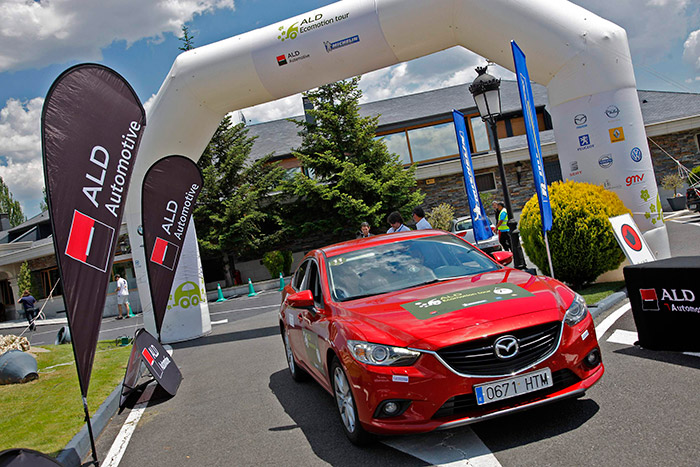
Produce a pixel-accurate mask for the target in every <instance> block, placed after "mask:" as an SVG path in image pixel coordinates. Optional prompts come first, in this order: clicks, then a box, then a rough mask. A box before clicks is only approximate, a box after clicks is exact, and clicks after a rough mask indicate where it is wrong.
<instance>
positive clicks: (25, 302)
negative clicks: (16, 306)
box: [17, 290, 36, 331]
mask: <svg viewBox="0 0 700 467" xmlns="http://www.w3.org/2000/svg"><path fill="white" fill-rule="evenodd" d="M17 303H21V304H22V307H23V308H24V316H25V317H26V318H27V322H29V329H31V330H32V331H33V330H35V329H36V325H35V324H34V319H36V310H35V309H34V305H36V298H34V297H32V295H31V294H30V293H29V290H25V291H24V293H23V294H22V298H20V299H19V300H17Z"/></svg>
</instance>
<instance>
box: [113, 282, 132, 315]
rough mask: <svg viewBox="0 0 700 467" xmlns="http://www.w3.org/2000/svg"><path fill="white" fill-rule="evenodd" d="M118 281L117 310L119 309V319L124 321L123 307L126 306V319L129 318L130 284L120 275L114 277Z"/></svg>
mask: <svg viewBox="0 0 700 467" xmlns="http://www.w3.org/2000/svg"><path fill="white" fill-rule="evenodd" d="M114 278H115V279H117V308H119V316H117V319H122V305H125V306H126V316H124V318H127V319H128V318H129V284H128V283H127V282H126V279H124V278H123V277H121V276H120V275H119V274H117V275H116V276H114Z"/></svg>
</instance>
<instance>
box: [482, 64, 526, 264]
mask: <svg viewBox="0 0 700 467" xmlns="http://www.w3.org/2000/svg"><path fill="white" fill-rule="evenodd" d="M486 69H487V67H477V68H476V73H477V75H478V76H477V77H476V79H475V80H474V82H473V83H472V84H471V85H470V86H469V92H471V93H472V96H474V102H476V106H477V108H478V109H479V114H480V115H481V119H482V120H483V121H484V122H486V123H487V124H488V126H489V129H490V130H491V134H492V135H493V143H494V149H495V150H496V160H497V161H498V172H499V173H500V175H501V185H502V186H503V202H504V203H505V205H506V212H507V213H508V228H509V231H508V233H509V236H510V246H511V249H512V250H513V263H514V264H513V266H515V267H516V268H517V269H525V267H526V265H525V256H524V255H523V250H522V249H521V248H520V231H518V223H517V222H516V220H515V218H514V217H513V207H512V206H511V204H510V193H509V191H508V184H507V183H506V171H505V169H504V168H503V159H502V158H501V147H500V145H499V144H498V132H497V128H496V118H497V117H498V116H499V115H500V114H501V91H500V88H501V80H500V79H498V78H495V77H493V76H491V75H489V74H488V73H486Z"/></svg>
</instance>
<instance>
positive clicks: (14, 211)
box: [0, 177, 27, 227]
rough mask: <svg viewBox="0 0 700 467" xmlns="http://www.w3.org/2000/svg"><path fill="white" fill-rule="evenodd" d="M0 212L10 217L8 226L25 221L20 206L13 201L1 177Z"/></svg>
mask: <svg viewBox="0 0 700 467" xmlns="http://www.w3.org/2000/svg"><path fill="white" fill-rule="evenodd" d="M0 212H2V213H6V214H8V215H9V216H10V225H11V226H12V227H14V226H16V225H19V224H21V223H22V222H24V221H25V220H27V219H26V217H24V213H22V205H20V204H19V201H16V200H15V199H14V197H13V196H12V192H11V191H10V188H9V187H8V186H7V185H5V181H4V180H3V179H2V177H0Z"/></svg>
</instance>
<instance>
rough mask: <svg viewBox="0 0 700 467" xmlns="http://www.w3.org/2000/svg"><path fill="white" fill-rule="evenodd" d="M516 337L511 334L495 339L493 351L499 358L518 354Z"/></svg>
mask: <svg viewBox="0 0 700 467" xmlns="http://www.w3.org/2000/svg"><path fill="white" fill-rule="evenodd" d="M519 349H520V346H519V345H518V339H516V338H515V337H513V336H503V337H499V338H498V339H496V342H495V343H494V344H493V352H494V353H495V354H496V357H498V358H500V359H501V360H508V359H510V358H513V357H515V356H516V355H518V350H519Z"/></svg>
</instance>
